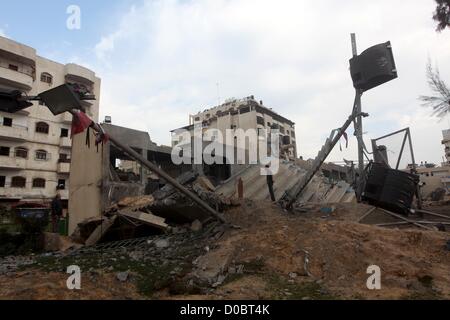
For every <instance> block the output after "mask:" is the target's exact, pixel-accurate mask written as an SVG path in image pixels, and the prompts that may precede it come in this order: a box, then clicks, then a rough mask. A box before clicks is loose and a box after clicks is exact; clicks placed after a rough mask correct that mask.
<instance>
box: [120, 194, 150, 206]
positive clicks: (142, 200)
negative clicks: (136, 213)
mask: <svg viewBox="0 0 450 320" xmlns="http://www.w3.org/2000/svg"><path fill="white" fill-rule="evenodd" d="M154 201H155V199H154V198H153V196H151V195H145V196H137V197H127V198H124V199H122V200H120V201H119V202H118V203H117V205H118V206H119V207H136V208H145V207H148V206H150V205H151V204H152V203H153V202H154Z"/></svg>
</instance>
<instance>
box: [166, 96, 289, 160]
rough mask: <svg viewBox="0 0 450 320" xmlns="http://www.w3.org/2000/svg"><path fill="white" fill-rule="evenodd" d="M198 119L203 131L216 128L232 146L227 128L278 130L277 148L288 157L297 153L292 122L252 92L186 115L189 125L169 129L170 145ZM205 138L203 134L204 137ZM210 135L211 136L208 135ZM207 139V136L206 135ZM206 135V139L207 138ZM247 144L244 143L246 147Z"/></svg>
mask: <svg viewBox="0 0 450 320" xmlns="http://www.w3.org/2000/svg"><path fill="white" fill-rule="evenodd" d="M197 123H201V124H202V128H203V130H204V131H206V130H208V129H217V130H219V131H220V132H221V133H222V136H223V142H224V144H225V145H228V146H235V140H234V139H232V140H231V141H228V140H227V135H226V130H237V129H242V130H244V131H247V130H249V129H253V130H256V131H257V134H258V135H260V134H261V133H262V132H263V131H262V130H266V132H267V134H270V133H271V132H272V131H273V130H279V135H280V139H279V140H280V151H285V152H286V154H287V155H288V157H289V158H290V159H291V160H294V159H295V158H296V157H297V143H296V136H295V123H294V122H292V121H291V120H289V119H287V118H285V117H283V116H281V115H279V114H278V113H276V112H275V111H273V110H272V109H271V108H269V107H267V106H264V104H263V102H262V101H257V100H255V97H254V96H250V97H247V98H243V99H229V100H227V101H226V102H225V103H224V104H222V105H220V106H217V107H214V108H211V109H207V110H205V111H203V112H199V113H197V114H195V115H190V116H189V126H186V127H183V128H180V129H176V130H173V131H172V146H176V145H177V144H179V143H180V141H181V140H182V131H183V130H188V131H191V132H193V131H194V124H197ZM203 138H204V139H205V138H206V137H203ZM209 138H210V137H209ZM206 139H208V138H206ZM206 139H205V140H206ZM247 147H248V145H246V148H247Z"/></svg>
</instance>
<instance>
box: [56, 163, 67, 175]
mask: <svg viewBox="0 0 450 320" xmlns="http://www.w3.org/2000/svg"><path fill="white" fill-rule="evenodd" d="M58 173H59V174H69V173H70V161H69V162H67V161H60V162H59V163H58Z"/></svg>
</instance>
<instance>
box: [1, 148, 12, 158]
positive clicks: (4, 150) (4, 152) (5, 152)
mask: <svg viewBox="0 0 450 320" xmlns="http://www.w3.org/2000/svg"><path fill="white" fill-rule="evenodd" d="M9 151H10V148H9V147H0V156H4V157H9Z"/></svg>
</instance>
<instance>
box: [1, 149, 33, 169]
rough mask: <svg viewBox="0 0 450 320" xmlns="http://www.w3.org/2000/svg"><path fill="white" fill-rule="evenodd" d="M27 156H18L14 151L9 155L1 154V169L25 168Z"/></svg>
mask: <svg viewBox="0 0 450 320" xmlns="http://www.w3.org/2000/svg"><path fill="white" fill-rule="evenodd" d="M26 162H27V158H24V157H18V156H16V154H15V152H14V151H12V152H10V153H9V154H8V155H0V169H5V170H24V169H25V165H26Z"/></svg>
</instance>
